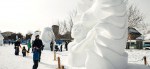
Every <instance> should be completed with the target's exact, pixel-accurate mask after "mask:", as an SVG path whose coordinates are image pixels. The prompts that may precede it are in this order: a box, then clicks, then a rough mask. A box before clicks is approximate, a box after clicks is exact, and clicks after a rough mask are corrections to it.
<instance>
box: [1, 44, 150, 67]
mask: <svg viewBox="0 0 150 69" xmlns="http://www.w3.org/2000/svg"><path fill="white" fill-rule="evenodd" d="M126 51H127V52H128V54H129V59H128V60H129V61H128V62H129V63H132V64H129V67H128V69H150V67H149V66H144V62H143V60H142V58H143V56H147V60H148V63H150V50H126ZM67 55H68V52H66V51H64V52H62V53H61V52H57V56H60V57H61V62H62V64H63V65H65V68H66V69H68V64H67ZM41 58H42V59H41V62H40V63H39V67H38V69H56V68H57V61H54V57H53V52H50V51H48V50H44V51H43V52H42V56H41ZM32 65H33V61H32V53H30V54H29V55H28V56H27V57H22V53H21V52H20V55H19V56H15V55H14V46H13V45H10V46H9V45H5V46H0V69H32ZM73 69H79V68H73ZM82 69H84V68H82Z"/></svg>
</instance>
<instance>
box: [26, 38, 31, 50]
mask: <svg viewBox="0 0 150 69" xmlns="http://www.w3.org/2000/svg"><path fill="white" fill-rule="evenodd" d="M30 48H31V42H30V40H29V41H28V51H27V52H28V53H29V52H30Z"/></svg>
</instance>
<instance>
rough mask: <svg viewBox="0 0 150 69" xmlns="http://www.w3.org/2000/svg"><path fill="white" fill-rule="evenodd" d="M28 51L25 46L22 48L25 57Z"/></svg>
mask: <svg viewBox="0 0 150 69" xmlns="http://www.w3.org/2000/svg"><path fill="white" fill-rule="evenodd" d="M26 52H27V50H26V48H25V47H23V49H22V55H23V57H25V56H26Z"/></svg>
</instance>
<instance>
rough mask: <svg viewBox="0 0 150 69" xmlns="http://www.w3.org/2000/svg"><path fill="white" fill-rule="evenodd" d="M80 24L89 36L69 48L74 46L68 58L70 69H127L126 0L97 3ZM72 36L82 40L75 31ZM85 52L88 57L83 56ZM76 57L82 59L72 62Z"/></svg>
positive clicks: (100, 0) (86, 13) (84, 14)
mask: <svg viewBox="0 0 150 69" xmlns="http://www.w3.org/2000/svg"><path fill="white" fill-rule="evenodd" d="M79 23H81V24H82V25H84V26H83V27H82V28H85V32H87V33H88V34H87V35H84V37H86V38H84V37H83V38H81V37H79V38H81V39H80V41H79V42H76V43H74V44H72V43H71V44H69V46H71V45H72V46H71V48H70V56H69V61H70V62H69V63H71V65H70V66H71V67H79V66H85V68H86V69H126V67H127V62H128V59H127V57H128V55H127V53H126V52H125V51H124V49H125V46H126V41H127V14H126V2H125V0H94V1H93V5H92V6H91V8H89V9H88V10H87V11H85V12H84V13H83V15H82V17H81V19H80V21H79ZM80 31H81V30H80ZM82 33H83V32H82ZM72 34H74V35H77V36H80V34H79V33H77V32H75V31H74V30H73V31H72ZM76 39H77V38H75V40H76ZM83 52H84V53H86V54H84V55H80V54H83ZM78 54H79V55H78ZM73 55H76V56H78V57H79V58H73ZM85 55H86V56H85ZM82 56H85V57H84V58H85V60H83V61H82V62H81V63H80V61H81V60H82V58H81V59H80V57H82Z"/></svg>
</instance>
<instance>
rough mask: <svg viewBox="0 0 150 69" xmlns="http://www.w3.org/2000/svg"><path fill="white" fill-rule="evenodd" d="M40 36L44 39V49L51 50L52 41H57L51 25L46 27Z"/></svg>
mask: <svg viewBox="0 0 150 69" xmlns="http://www.w3.org/2000/svg"><path fill="white" fill-rule="evenodd" d="M40 38H41V39H42V42H43V44H44V46H45V47H44V49H47V50H50V43H51V41H55V35H54V32H53V30H52V29H51V28H49V27H46V28H44V30H43V31H42V34H41V37H40Z"/></svg>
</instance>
